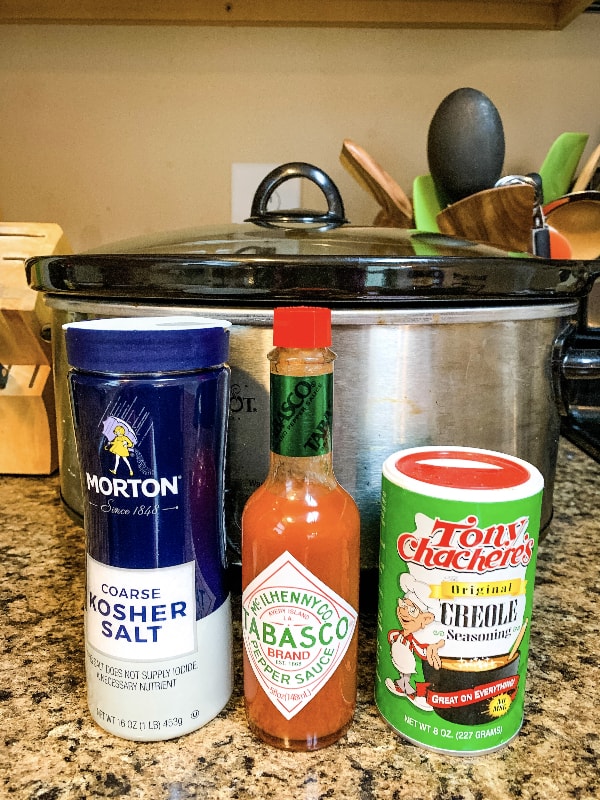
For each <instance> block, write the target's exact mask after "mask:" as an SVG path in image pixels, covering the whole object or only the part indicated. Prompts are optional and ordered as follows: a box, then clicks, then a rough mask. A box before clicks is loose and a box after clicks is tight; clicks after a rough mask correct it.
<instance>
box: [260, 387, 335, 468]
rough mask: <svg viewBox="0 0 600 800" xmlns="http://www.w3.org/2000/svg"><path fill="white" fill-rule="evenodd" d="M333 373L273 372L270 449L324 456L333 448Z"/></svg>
mask: <svg viewBox="0 0 600 800" xmlns="http://www.w3.org/2000/svg"><path fill="white" fill-rule="evenodd" d="M332 408H333V373H331V372H329V373H327V374H326V375H312V376H307V377H297V376H292V375H271V450H272V451H273V452H274V453H278V454H279V455H282V456H294V457H299V456H300V457H303V456H304V457H305V456H322V455H324V454H325V453H329V452H330V450H331V422H332Z"/></svg>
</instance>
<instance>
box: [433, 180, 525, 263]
mask: <svg viewBox="0 0 600 800" xmlns="http://www.w3.org/2000/svg"><path fill="white" fill-rule="evenodd" d="M534 206H535V189H534V188H533V186H530V185H529V184H512V185H510V186H496V187H494V188H493V189H484V190H483V191H482V192H476V193H475V194H472V195H470V196H469V197H465V198H463V199H462V200H459V201H458V202H456V203H453V204H452V205H449V206H447V208H445V209H443V211H440V213H439V214H438V215H437V223H438V226H439V229H440V231H441V232H442V233H446V234H448V235H450V236H460V237H462V238H464V239H469V240H470V241H472V242H480V243H482V244H489V245H493V246H494V247H501V248H502V249H503V250H516V251H518V252H520V253H531V252H533V240H532V233H531V231H532V225H533V211H534Z"/></svg>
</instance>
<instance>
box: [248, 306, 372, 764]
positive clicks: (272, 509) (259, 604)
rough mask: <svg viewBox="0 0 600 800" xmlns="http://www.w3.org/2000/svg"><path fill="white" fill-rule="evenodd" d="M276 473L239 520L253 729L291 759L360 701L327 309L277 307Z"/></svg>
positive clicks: (345, 720) (339, 728)
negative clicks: (336, 460)
mask: <svg viewBox="0 0 600 800" xmlns="http://www.w3.org/2000/svg"><path fill="white" fill-rule="evenodd" d="M273 344H274V346H275V349H273V350H272V351H271V352H270V353H269V356H268V358H269V361H270V362H271V377H270V391H271V412H270V436H271V448H270V449H271V456H270V468H269V474H268V476H267V478H266V480H265V482H264V483H263V485H262V486H261V487H260V488H259V489H257V490H256V492H254V494H253V495H252V496H251V497H250V499H249V500H248V502H247V504H246V507H245V509H244V513H243V517H242V589H243V596H242V614H243V620H242V622H243V634H244V694H245V702H246V715H247V718H248V723H249V726H250V729H251V730H252V731H253V732H254V733H255V734H256V735H257V736H258V737H259V738H260V739H262V740H263V741H265V742H267V743H269V744H271V745H275V746H276V747H281V748H284V749H287V750H317V749H319V748H322V747H326V746H327V745H329V744H332V743H333V742H335V741H337V740H338V739H339V738H340V737H341V736H343V734H344V733H345V732H346V731H347V730H348V728H349V726H350V724H351V722H352V717H353V714H354V708H355V702H356V659H357V627H358V625H357V623H358V613H357V609H358V581H359V570H360V553H359V539H360V520H359V513H358V509H357V507H356V504H355V502H354V500H353V499H352V498H351V497H350V495H349V494H348V493H347V492H346V491H345V490H344V489H343V488H342V487H341V486H340V485H339V483H338V482H337V480H336V478H335V475H334V473H333V467H332V452H331V431H332V414H333V362H334V359H335V354H334V353H333V352H332V351H331V350H330V349H329V347H330V344H331V312H330V310H329V309H326V308H314V307H306V306H304V307H293V308H276V309H275V316H274V325H273Z"/></svg>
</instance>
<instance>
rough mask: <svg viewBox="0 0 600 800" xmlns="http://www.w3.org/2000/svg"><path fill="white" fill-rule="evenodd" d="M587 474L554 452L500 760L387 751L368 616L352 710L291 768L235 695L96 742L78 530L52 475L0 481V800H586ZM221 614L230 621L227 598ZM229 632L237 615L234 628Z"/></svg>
mask: <svg viewBox="0 0 600 800" xmlns="http://www.w3.org/2000/svg"><path fill="white" fill-rule="evenodd" d="M599 497H600V467H599V466H598V464H596V463H595V462H594V461H593V460H591V459H590V458H589V457H588V456H586V455H584V454H583V453H581V452H580V451H579V450H577V449H576V448H575V447H573V446H572V445H570V444H568V443H567V442H564V441H563V442H561V448H560V459H559V466H558V472H557V484H556V489H555V515H554V519H553V522H552V525H551V527H550V530H549V532H548V534H547V536H546V537H545V539H544V541H543V542H542V544H541V547H540V551H539V557H538V572H537V580H536V589H535V608H534V618H533V623H532V634H531V636H532V638H531V651H530V658H529V673H528V681H527V700H526V707H525V722H524V725H523V728H522V730H521V732H520V734H519V735H518V736H517V737H516V739H514V740H513V742H512V743H511V744H509V745H508V746H507V747H505V748H504V749H502V750H500V751H497V752H495V753H492V754H489V755H485V756H478V757H476V758H460V757H452V756H443V755H439V754H436V753H431V752H429V751H426V750H424V749H422V748H419V747H415V746H413V745H411V744H408V743H406V742H404V741H403V740H402V739H400V738H398V736H396V735H395V734H394V733H393V732H392V731H390V730H389V729H388V728H387V726H386V725H385V723H384V722H383V721H382V719H381V718H380V716H379V714H378V712H377V710H376V708H375V705H374V702H373V696H372V695H373V682H374V667H375V663H374V662H375V615H374V613H373V612H372V611H370V610H369V611H363V612H362V613H361V629H360V651H361V657H360V675H359V700H358V708H357V713H356V717H355V722H354V725H353V726H352V728H351V729H350V732H349V733H348V735H347V736H346V737H345V738H344V739H343V740H342V741H341V742H339V743H337V744H335V745H333V746H332V747H330V748H328V749H326V750H322V751H319V752H317V753H307V754H304V753H302V754H296V753H285V752H281V751H279V750H275V749H272V748H269V747H267V746H266V745H262V744H260V743H258V742H256V741H255V740H254V739H253V737H252V736H251V735H250V734H249V732H248V730H247V727H246V723H245V718H244V709H243V700H242V695H241V664H240V648H241V637H240V630H239V625H237V626H236V630H235V639H234V646H235V658H236V680H235V691H234V695H233V697H232V699H231V701H230V703H229V705H228V706H227V708H226V709H225V711H224V712H222V713H221V714H220V715H219V716H218V717H217V718H216V719H215V720H213V721H212V722H211V723H209V724H208V725H206V726H205V727H204V728H202V729H200V730H198V731H196V732H194V733H192V734H189V735H188V736H185V737H182V738H180V739H177V740H173V741H168V742H157V743H150V744H147V743H135V742H129V741H126V740H122V739H118V738H115V737H113V736H111V735H109V734H107V733H104V732H103V731H102V730H100V729H99V728H98V727H97V726H96V725H95V724H94V723H93V722H92V720H91V718H90V716H89V714H88V712H87V706H86V697H85V679H84V671H83V614H82V606H83V600H84V542H83V531H82V530H81V528H79V527H78V526H76V525H74V524H73V523H72V522H71V521H70V520H69V518H68V517H67V515H66V514H65V512H64V511H63V509H62V507H61V504H60V501H59V498H58V477H57V476H52V477H50V478H16V477H15V478H13V477H0V509H1V512H2V518H1V523H0V545H1V548H2V559H1V562H0V570H1V573H0V574H1V576H2V577H1V581H0V597H1V616H0V631H1V642H2V643H1V647H2V661H1V664H0V715H1V716H0V720H1V724H2V738H3V740H4V741H3V743H2V747H1V748H0V787H1V788H0V796H1V797H2V798H18V799H19V800H21V798H22V799H23V800H25V799H26V800H30V799H31V800H33V798H36V799H37V800H63V799H64V800H66V799H67V798H69V799H70V798H77V799H79V798H82V799H83V798H95V797H117V798H118V797H126V798H152V800H154V799H156V800H162V799H163V798H164V800H184V799H186V800H187V798H219V799H221V798H223V800H229V799H231V800H234V799H235V800H245V798H263V799H265V798H277V800H286V798H294V800H295V799H296V798H298V799H299V800H300V799H302V800H313V799H315V800H316V798H359V799H360V800H370V798H391V799H392V800H403V799H406V800H428V799H429V798H431V800H484V799H486V800H487V798H489V800H503V798H522V799H523V800H561V799H562V798H576V799H577V800H588V799H589V800H592V798H597V797H598V796H600V778H599V769H598V754H599V752H600V736H599V734H600V725H599V719H600V665H599V660H600V633H599V626H598V602H599V591H600V581H599V578H598V564H599V561H600V543H599V541H598V540H599V538H600V503H599V500H598V498H599ZM237 600H238V602H237V603H236V605H235V608H236V611H237V609H239V598H238V599H237ZM236 618H237V614H236Z"/></svg>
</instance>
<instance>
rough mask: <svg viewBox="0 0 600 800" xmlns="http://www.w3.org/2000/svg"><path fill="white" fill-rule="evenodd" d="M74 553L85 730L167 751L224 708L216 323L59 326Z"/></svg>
mask: <svg viewBox="0 0 600 800" xmlns="http://www.w3.org/2000/svg"><path fill="white" fill-rule="evenodd" d="M65 336H66V346H67V357H68V361H69V363H70V365H71V366H72V370H71V372H70V374H69V384H70V391H71V403H72V410H73V417H74V422H75V436H76V445H77V453H78V458H79V464H80V468H81V474H82V478H83V480H82V490H83V500H84V525H85V531H86V544H87V547H86V551H87V586H86V604H85V645H86V647H85V661H86V675H87V686H88V703H89V708H90V711H91V714H92V716H93V718H94V720H95V721H96V722H97V723H98V724H99V725H100V726H101V727H102V728H105V729H106V730H107V731H109V732H111V733H113V734H116V735H118V736H122V737H124V738H127V739H136V740H147V741H150V740H159V739H171V738H174V737H176V736H180V735H182V734H184V733H188V732H190V731H192V730H194V729H196V728H198V727H200V726H201V725H203V724H204V723H206V722H208V721H209V720H210V719H212V718H213V717H214V716H215V715H216V714H218V713H219V711H221V709H222V708H223V707H224V706H225V704H226V703H227V701H228V699H229V697H230V694H231V685H232V668H231V610H230V601H229V594H228V590H227V588H226V584H225V535H224V524H223V483H224V452H225V438H226V420H227V406H228V400H229V367H228V366H227V363H226V362H227V358H228V350H229V323H228V322H224V321H222V320H210V319H201V318H198V317H194V318H190V317H184V316H172V317H166V316H163V317H159V318H155V317H146V318H144V317H138V318H133V319H132V318H127V319H122V318H116V319H111V320H107V319H99V320H94V321H88V322H78V323H73V324H69V325H67V326H65Z"/></svg>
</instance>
